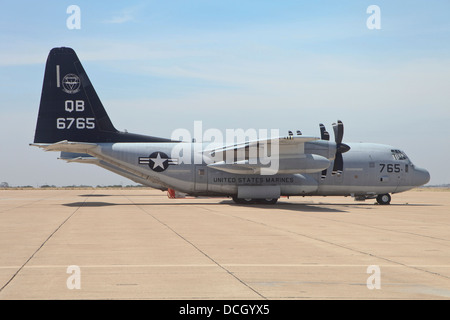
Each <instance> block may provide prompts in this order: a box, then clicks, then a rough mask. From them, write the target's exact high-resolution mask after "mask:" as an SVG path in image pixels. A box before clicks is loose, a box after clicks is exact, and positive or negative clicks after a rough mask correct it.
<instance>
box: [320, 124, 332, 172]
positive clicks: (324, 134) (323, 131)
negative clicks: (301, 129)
mask: <svg viewBox="0 0 450 320" xmlns="http://www.w3.org/2000/svg"><path fill="white" fill-rule="evenodd" d="M319 127H320V138H321V139H322V140H326V141H328V140H330V134H329V133H328V131H327V130H326V129H325V126H324V125H323V123H320V124H319ZM326 177H327V169H324V170H322V176H321V177H320V179H322V180H324V179H325V178H326Z"/></svg>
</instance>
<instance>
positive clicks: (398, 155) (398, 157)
mask: <svg viewBox="0 0 450 320" xmlns="http://www.w3.org/2000/svg"><path fill="white" fill-rule="evenodd" d="M391 152H392V157H393V158H394V160H408V157H407V156H406V154H405V153H404V152H403V151H400V150H391Z"/></svg>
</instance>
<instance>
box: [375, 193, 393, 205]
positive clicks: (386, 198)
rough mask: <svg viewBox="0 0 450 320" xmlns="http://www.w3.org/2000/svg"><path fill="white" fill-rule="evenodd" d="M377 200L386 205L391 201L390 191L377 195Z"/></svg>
mask: <svg viewBox="0 0 450 320" xmlns="http://www.w3.org/2000/svg"><path fill="white" fill-rule="evenodd" d="M377 202H378V204H381V205H386V204H390V203H391V195H390V194H389V193H386V194H379V195H378V196H377Z"/></svg>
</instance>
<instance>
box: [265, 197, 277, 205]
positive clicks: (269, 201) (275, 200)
mask: <svg viewBox="0 0 450 320" xmlns="http://www.w3.org/2000/svg"><path fill="white" fill-rule="evenodd" d="M261 201H262V203H264V204H275V203H277V201H278V198H273V199H261Z"/></svg>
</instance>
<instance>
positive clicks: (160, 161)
mask: <svg viewBox="0 0 450 320" xmlns="http://www.w3.org/2000/svg"><path fill="white" fill-rule="evenodd" d="M150 160H152V161H153V169H155V168H156V167H161V168H163V169H164V162H166V161H167V159H163V158H161V155H160V154H159V152H158V155H157V156H156V158H150Z"/></svg>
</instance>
